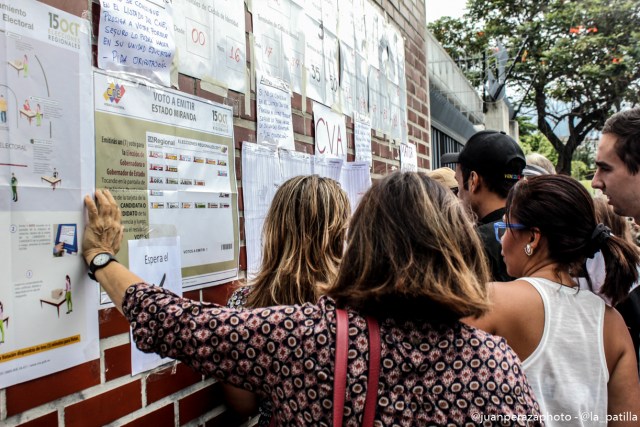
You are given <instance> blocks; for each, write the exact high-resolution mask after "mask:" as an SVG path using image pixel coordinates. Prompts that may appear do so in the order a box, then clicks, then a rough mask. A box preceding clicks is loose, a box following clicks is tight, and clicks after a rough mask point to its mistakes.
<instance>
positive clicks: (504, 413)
mask: <svg viewBox="0 0 640 427" xmlns="http://www.w3.org/2000/svg"><path fill="white" fill-rule="evenodd" d="M122 308H123V311H124V313H125V315H126V316H127V317H128V318H129V320H130V322H131V325H132V327H133V338H134V341H135V342H136V345H137V346H138V348H139V349H141V350H142V351H147V352H156V353H159V354H160V355H162V356H163V357H165V356H168V357H172V358H174V359H178V360H181V361H183V362H184V363H186V364H188V365H190V366H192V367H193V368H195V369H197V370H199V371H200V372H202V373H203V374H205V375H208V376H214V377H216V378H219V379H221V380H223V381H227V382H229V383H230V384H232V385H235V386H238V387H242V388H244V389H246V390H249V391H253V392H262V393H264V394H266V395H268V396H270V397H271V400H272V401H273V403H274V406H275V411H274V414H275V417H276V420H277V424H278V425H280V426H293V425H296V426H303V425H305V426H306V425H312V424H313V425H319V426H330V425H331V424H332V422H331V417H332V405H333V403H332V401H333V370H334V346H335V334H336V327H335V325H336V323H335V309H336V307H335V303H334V301H333V300H332V299H330V298H328V297H322V298H320V300H319V301H318V303H317V304H316V305H313V304H305V305H302V306H283V307H267V308H258V309H251V310H236V309H232V308H228V307H224V306H219V305H216V304H210V303H201V302H196V301H192V300H189V299H186V298H180V297H177V296H176V295H174V294H172V293H171V292H170V291H167V290H165V289H163V288H159V287H155V286H152V285H147V284H137V285H133V286H131V287H129V288H128V289H127V291H126V293H125V297H124V300H123V307H122ZM349 324H350V328H349V367H348V375H347V396H346V400H345V407H344V423H343V424H344V425H345V426H350V427H356V426H359V425H361V422H362V414H363V410H364V401H365V397H366V389H367V363H368V362H367V361H368V352H369V349H368V339H367V337H368V334H367V330H366V322H365V319H364V318H363V317H361V316H359V315H358V314H356V313H354V312H351V311H349ZM380 334H381V341H382V342H381V345H382V349H381V351H382V355H381V367H380V381H379V384H378V405H377V409H376V418H375V420H376V422H375V425H376V426H406V427H413V426H427V425H451V426H477V425H479V424H481V423H479V422H478V421H480V420H481V419H480V417H481V416H483V415H484V416H485V417H488V416H491V415H493V416H496V415H499V416H500V417H502V418H503V419H505V420H507V421H505V422H504V425H540V423H538V422H527V421H526V417H527V415H532V416H536V415H538V414H539V411H540V410H539V407H538V404H537V402H536V401H535V399H534V397H533V392H532V390H531V387H530V386H529V384H528V382H527V380H526V378H525V375H524V373H523V372H522V368H521V366H520V361H519V360H518V358H517V356H516V354H515V353H514V352H513V350H511V348H510V347H509V346H508V345H507V343H506V341H505V340H504V339H503V338H500V337H496V336H493V335H490V334H487V333H485V332H483V331H480V330H477V329H475V328H471V327H469V326H467V325H464V324H462V323H459V322H456V323H455V324H453V325H436V324H430V323H424V322H411V321H404V322H401V323H396V322H395V321H394V320H393V319H384V320H381V321H380ZM509 418H510V419H509ZM514 419H516V420H515V421H514ZM483 420H484V421H486V422H485V423H484V424H485V425H487V426H493V425H500V424H501V423H500V422H497V421H495V418H493V420H492V421H488V420H487V419H486V418H485V419H483Z"/></svg>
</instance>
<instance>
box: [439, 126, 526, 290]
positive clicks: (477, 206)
mask: <svg viewBox="0 0 640 427" xmlns="http://www.w3.org/2000/svg"><path fill="white" fill-rule="evenodd" d="M441 162H442V163H455V164H456V181H457V182H458V197H459V198H460V199H461V200H462V202H463V203H464V204H465V205H466V206H467V208H468V209H469V210H471V211H472V212H473V213H474V214H475V216H476V217H477V218H478V221H477V225H478V234H480V238H481V239H482V241H483V243H484V249H485V252H486V254H487V258H488V259H489V264H490V266H491V273H492V275H493V280H495V281H500V282H506V281H510V280H513V278H512V277H511V276H509V275H508V274H507V268H506V266H505V264H504V261H503V259H502V253H501V252H502V245H501V244H500V243H499V242H498V241H497V240H496V238H495V233H494V230H493V224H494V223H495V222H497V221H502V217H503V215H504V211H505V205H506V199H507V194H508V193H509V190H510V189H511V187H513V186H514V184H515V183H516V182H518V180H519V179H520V178H522V170H523V169H524V167H525V165H526V160H525V157H524V153H523V152H522V149H521V148H520V146H519V145H518V143H517V142H516V141H515V140H514V139H513V138H511V137H510V136H509V135H507V134H506V133H504V132H498V131H493V130H484V131H480V132H477V133H475V134H474V135H472V136H471V138H469V140H468V141H467V143H466V144H465V146H464V147H463V148H462V151H460V152H459V153H448V154H445V155H443V156H442V158H441Z"/></svg>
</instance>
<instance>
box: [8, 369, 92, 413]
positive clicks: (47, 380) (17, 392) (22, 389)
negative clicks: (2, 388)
mask: <svg viewBox="0 0 640 427" xmlns="http://www.w3.org/2000/svg"><path fill="white" fill-rule="evenodd" d="M98 384H100V361H99V360H97V359H96V360H92V361H91V362H87V363H83V364H82V365H78V366H74V367H73V368H69V369H66V370H64V371H60V372H56V373H55V374H51V375H47V376H45V377H41V378H38V379H35V380H33V381H28V382H26V383H22V384H17V385H14V386H11V387H9V388H7V389H6V400H7V416H9V417H10V416H12V415H15V414H18V413H20V412H24V411H26V410H28V409H31V408H35V407H36V406H40V405H42V404H44V403H47V402H51V401H53V400H56V399H59V398H61V397H64V396H67V395H69V394H72V393H77V392H79V391H81V390H84V389H86V388H89V387H93V386H94V385H98ZM26 396H28V398H27V397H26Z"/></svg>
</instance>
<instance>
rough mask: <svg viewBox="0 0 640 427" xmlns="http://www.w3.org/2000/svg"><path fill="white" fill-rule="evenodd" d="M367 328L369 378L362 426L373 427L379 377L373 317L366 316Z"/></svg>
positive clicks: (376, 340)
mask: <svg viewBox="0 0 640 427" xmlns="http://www.w3.org/2000/svg"><path fill="white" fill-rule="evenodd" d="M367 327H368V329H369V378H367V400H365V402H364V418H363V419H362V425H363V426H364V427H370V426H371V427H373V420H374V418H375V416H376V406H377V404H378V380H379V377H380V357H381V354H380V352H381V350H380V326H379V325H378V322H377V321H376V319H374V318H373V317H367Z"/></svg>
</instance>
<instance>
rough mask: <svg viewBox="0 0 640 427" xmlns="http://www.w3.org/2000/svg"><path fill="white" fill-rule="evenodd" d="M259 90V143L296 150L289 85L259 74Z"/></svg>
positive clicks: (275, 78)
mask: <svg viewBox="0 0 640 427" xmlns="http://www.w3.org/2000/svg"><path fill="white" fill-rule="evenodd" d="M257 90H258V94H257V106H258V143H259V144H268V145H275V146H277V147H278V148H286V149H287V150H295V148H296V147H295V144H294V142H293V121H292V118H291V89H290V88H289V85H288V84H287V83H286V82H284V81H282V80H280V79H279V78H277V77H270V76H268V75H266V74H262V73H259V75H258V88H257Z"/></svg>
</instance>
